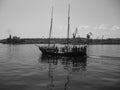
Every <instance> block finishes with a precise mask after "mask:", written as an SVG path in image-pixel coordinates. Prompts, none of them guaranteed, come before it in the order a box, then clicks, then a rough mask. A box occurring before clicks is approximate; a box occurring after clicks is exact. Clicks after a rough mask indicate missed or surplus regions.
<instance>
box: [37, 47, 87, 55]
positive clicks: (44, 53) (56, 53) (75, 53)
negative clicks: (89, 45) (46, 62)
mask: <svg viewBox="0 0 120 90" xmlns="http://www.w3.org/2000/svg"><path fill="white" fill-rule="evenodd" d="M39 50H40V51H41V52H42V55H43V56H45V55H50V56H68V57H85V56H87V54H86V51H84V52H82V51H81V52H80V51H79V52H54V51H53V52H52V51H47V50H45V49H41V48H39Z"/></svg>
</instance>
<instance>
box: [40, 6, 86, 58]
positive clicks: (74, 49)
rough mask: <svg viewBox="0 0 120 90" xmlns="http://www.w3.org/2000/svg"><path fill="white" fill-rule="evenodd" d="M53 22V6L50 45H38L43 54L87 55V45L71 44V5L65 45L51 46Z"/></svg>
mask: <svg viewBox="0 0 120 90" xmlns="http://www.w3.org/2000/svg"><path fill="white" fill-rule="evenodd" d="M52 23H53V7H52V12H51V25H50V32H49V43H48V46H38V48H39V50H40V51H41V52H42V55H51V56H55V55H57V56H80V57H84V56H87V53H86V52H87V50H86V49H87V46H86V45H83V46H80V45H79V46H76V45H70V44H69V32H70V5H69V7H68V30H67V39H66V42H67V43H66V45H65V46H64V47H57V46H55V44H54V45H53V46H51V32H52Z"/></svg>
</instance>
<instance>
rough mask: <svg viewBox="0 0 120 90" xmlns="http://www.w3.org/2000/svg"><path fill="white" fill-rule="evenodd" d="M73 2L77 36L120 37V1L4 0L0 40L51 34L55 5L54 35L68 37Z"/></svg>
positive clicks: (0, 6)
mask: <svg viewBox="0 0 120 90" xmlns="http://www.w3.org/2000/svg"><path fill="white" fill-rule="evenodd" d="M69 3H70V6H71V11H70V34H71V36H72V33H73V32H74V31H75V28H76V27H77V28H78V33H77V36H81V37H86V34H87V33H89V32H92V33H93V38H98V37H99V38H102V35H104V38H120V0H0V39H3V38H6V37H8V35H9V33H10V34H12V35H17V36H20V37H21V38H42V37H44V38H46V37H48V34H49V28H50V17H51V7H52V6H54V14H53V32H52V36H53V37H67V36H66V35H67V16H68V15H67V13H68V4H69Z"/></svg>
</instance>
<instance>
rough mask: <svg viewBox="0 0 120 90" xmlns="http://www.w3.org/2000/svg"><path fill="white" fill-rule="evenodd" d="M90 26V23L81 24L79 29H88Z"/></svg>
mask: <svg viewBox="0 0 120 90" xmlns="http://www.w3.org/2000/svg"><path fill="white" fill-rule="evenodd" d="M89 28H90V26H88V25H82V26H79V27H78V29H80V30H88V29H89Z"/></svg>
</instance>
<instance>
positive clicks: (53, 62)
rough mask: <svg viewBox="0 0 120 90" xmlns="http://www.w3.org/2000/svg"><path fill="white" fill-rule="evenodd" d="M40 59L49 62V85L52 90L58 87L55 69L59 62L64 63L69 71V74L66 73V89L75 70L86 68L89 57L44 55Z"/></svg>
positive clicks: (64, 66)
mask: <svg viewBox="0 0 120 90" xmlns="http://www.w3.org/2000/svg"><path fill="white" fill-rule="evenodd" d="M39 61H40V63H48V64H49V69H48V76H49V80H50V83H49V85H48V86H49V89H50V90H54V89H55V88H56V85H55V83H54V81H55V69H56V67H57V66H58V65H59V64H61V65H62V67H63V69H64V70H65V71H67V75H65V77H66V79H65V80H66V81H65V83H64V86H63V87H64V90H67V89H68V86H69V82H70V75H71V74H73V73H75V72H79V71H85V70H86V62H87V57H58V56H42V57H41V59H40V60H39Z"/></svg>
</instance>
